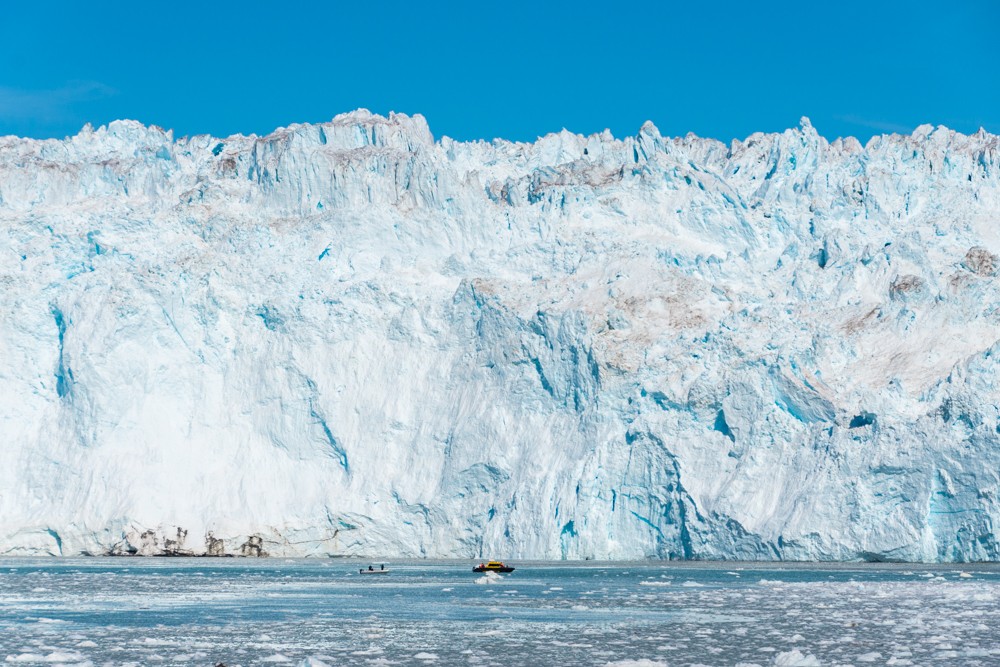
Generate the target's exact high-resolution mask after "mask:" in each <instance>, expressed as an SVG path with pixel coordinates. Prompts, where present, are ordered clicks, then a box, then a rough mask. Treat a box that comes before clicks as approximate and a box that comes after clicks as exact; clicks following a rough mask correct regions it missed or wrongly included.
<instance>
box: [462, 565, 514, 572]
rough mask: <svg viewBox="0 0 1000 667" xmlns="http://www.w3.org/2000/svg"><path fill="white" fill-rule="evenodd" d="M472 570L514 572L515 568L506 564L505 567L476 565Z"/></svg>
mask: <svg viewBox="0 0 1000 667" xmlns="http://www.w3.org/2000/svg"><path fill="white" fill-rule="evenodd" d="M472 571H473V572H513V571H514V568H512V567H507V566H504V567H474V568H472Z"/></svg>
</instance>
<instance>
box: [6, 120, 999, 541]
mask: <svg viewBox="0 0 1000 667" xmlns="http://www.w3.org/2000/svg"><path fill="white" fill-rule="evenodd" d="M998 254H1000V140H998V137H997V136H995V135H991V134H989V133H986V132H985V131H982V130H981V131H979V132H978V133H976V134H972V135H962V134H959V133H956V132H954V131H951V130H949V129H947V128H944V127H936V128H935V127H931V126H929V125H925V126H921V127H919V128H917V129H916V130H915V131H914V132H913V133H912V134H911V135H909V136H904V135H883V136H878V137H874V138H873V139H871V140H870V141H869V142H868V143H867V145H864V146H862V145H861V144H860V143H859V142H858V141H857V140H856V139H853V138H846V139H837V140H835V141H832V142H830V141H827V140H826V139H824V138H823V137H821V136H820V135H819V134H818V133H817V132H816V130H815V129H814V128H813V127H812V125H811V124H810V123H809V121H808V120H807V119H803V120H802V122H801V124H800V126H799V127H797V128H793V129H789V130H787V131H785V132H782V133H777V134H763V133H757V134H753V135H751V136H750V137H748V138H747V139H746V140H744V141H733V142H732V143H731V144H730V145H726V144H723V143H720V142H718V141H715V140H711V139H702V138H698V137H695V136H693V135H688V136H687V137H683V138H669V137H664V136H661V134H660V133H659V131H658V130H657V129H656V127H655V126H653V125H652V124H651V123H647V124H645V125H643V126H642V128H641V129H640V130H639V132H638V133H637V134H636V136H634V137H627V138H624V139H617V138H615V137H613V136H612V135H611V134H610V133H609V132H607V131H605V132H604V133H601V134H595V135H591V136H581V135H577V134H572V133H569V132H566V131H563V132H561V133H557V134H550V135H548V136H545V137H542V138H540V139H538V140H537V141H536V142H534V143H516V142H509V141H503V140H495V141H492V142H483V141H475V142H459V141H454V140H451V139H449V138H447V137H444V138H441V139H438V140H435V138H434V137H433V135H432V134H431V132H430V129H429V127H428V125H427V123H426V121H425V119H424V118H423V117H422V116H420V115H413V116H406V115H403V114H390V115H389V116H388V117H382V116H379V115H374V114H372V113H369V112H368V111H365V110H359V111H355V112H352V113H348V114H343V115H340V116H337V117H336V118H334V119H333V120H332V121H331V122H328V123H321V124H314V125H311V124H302V125H292V126H289V127H287V128H282V129H278V130H276V131H274V132H273V133H271V134H269V135H267V136H263V137H259V136H254V135H251V136H242V135H237V136H232V137H228V138H215V137H210V136H194V137H184V138H180V139H175V138H174V136H173V134H172V133H171V132H169V131H164V130H162V129H160V128H157V127H147V126H144V125H142V124H140V123H137V122H133V121H117V122H113V123H110V124H109V125H107V126H106V127H101V128H99V129H96V130H95V129H93V128H92V127H90V126H88V127H85V128H84V129H83V130H82V131H81V132H80V133H79V134H77V135H76V136H74V137H69V138H67V139H65V140H43V141H39V140H31V139H24V138H18V137H2V138H0V257H2V262H0V286H2V287H0V295H2V299H3V301H2V305H3V308H2V311H0V554H6V555H43V554H52V555H67V556H69V555H79V554H94V555H100V554H141V555H156V554H194V555H199V554H209V555H224V554H234V555H265V554H266V555H271V556H320V555H326V556H379V557H392V556H398V557H451V558H480V557H503V558H519V559H524V558H537V559H585V558H591V559H638V558H660V559H746V560H767V559H774V560H777V559H789V560H911V561H972V560H996V559H998V557H1000V547H998V541H997V529H996V525H997V522H998V521H1000V504H998V502H1000V501H998V493H1000V388H998V387H997V385H996V383H995V382H994V378H995V377H997V374H998V371H1000V291H998V285H997V275H996V274H997V271H998V269H1000V263H998V258H997V257H998Z"/></svg>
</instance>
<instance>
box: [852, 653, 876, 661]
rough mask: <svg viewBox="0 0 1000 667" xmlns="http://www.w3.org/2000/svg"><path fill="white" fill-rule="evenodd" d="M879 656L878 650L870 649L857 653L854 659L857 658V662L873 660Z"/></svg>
mask: <svg viewBox="0 0 1000 667" xmlns="http://www.w3.org/2000/svg"><path fill="white" fill-rule="evenodd" d="M881 657H882V654H881V653H879V652H878V651H872V652H870V653H863V654H861V655H859V656H858V657H857V658H855V660H857V661H858V662H875V661H876V660H878V659H879V658H881Z"/></svg>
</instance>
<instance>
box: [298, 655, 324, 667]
mask: <svg viewBox="0 0 1000 667" xmlns="http://www.w3.org/2000/svg"><path fill="white" fill-rule="evenodd" d="M298 667H330V665H329V663H326V662H323V661H322V660H320V659H319V658H315V657H313V656H309V657H308V658H306V659H305V660H303V661H302V662H300V663H299V664H298Z"/></svg>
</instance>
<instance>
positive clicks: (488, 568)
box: [472, 560, 514, 572]
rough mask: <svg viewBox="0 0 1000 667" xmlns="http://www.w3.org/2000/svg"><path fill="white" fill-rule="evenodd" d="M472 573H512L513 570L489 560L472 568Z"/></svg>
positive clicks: (496, 561)
mask: <svg viewBox="0 0 1000 667" xmlns="http://www.w3.org/2000/svg"><path fill="white" fill-rule="evenodd" d="M472 571H473V572H513V571H514V568H513V567H511V566H509V565H504V564H503V561H499V560H491V561H489V562H487V563H485V564H483V563H480V564H479V565H477V566H475V567H474V568H472Z"/></svg>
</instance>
